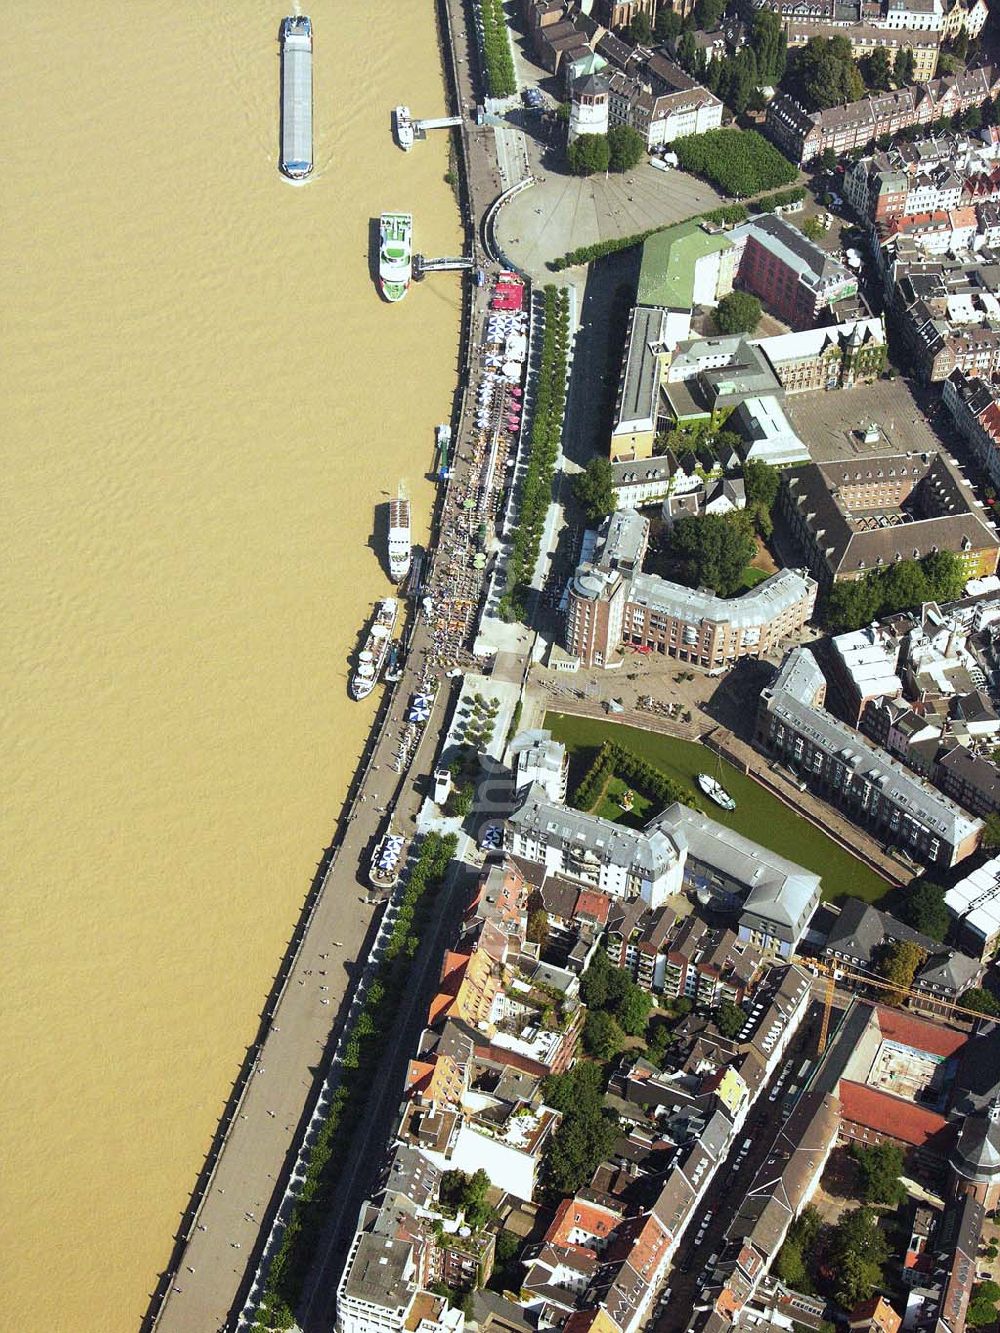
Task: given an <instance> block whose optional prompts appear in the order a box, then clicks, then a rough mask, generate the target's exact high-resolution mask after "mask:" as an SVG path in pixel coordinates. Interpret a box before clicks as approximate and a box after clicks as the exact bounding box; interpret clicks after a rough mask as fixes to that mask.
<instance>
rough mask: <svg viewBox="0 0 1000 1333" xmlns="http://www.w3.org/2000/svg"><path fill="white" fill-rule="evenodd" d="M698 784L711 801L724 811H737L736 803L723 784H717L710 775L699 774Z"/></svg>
mask: <svg viewBox="0 0 1000 1333" xmlns="http://www.w3.org/2000/svg"><path fill="white" fill-rule="evenodd" d="M697 782H698V786H699V787H700V788H701V790H702V791H703V792H704V793H705V795H706V796H707V797H708V799H709V800H710V801H714V802H715V804H716V805H719V806H721V807H722V809H723V810H735V809H736V802H735V801H734V800H733V798H732V797H731V796H730V795H729V792H727V791H726V789H725V787H723V785H722V783H721V782H716V780H715V778H713V777H712V775H711V774H710V773H699V774H698V775H697Z"/></svg>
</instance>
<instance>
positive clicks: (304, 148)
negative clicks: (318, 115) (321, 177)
mask: <svg viewBox="0 0 1000 1333" xmlns="http://www.w3.org/2000/svg"><path fill="white" fill-rule="evenodd" d="M312 49H313V37H312V22H311V21H310V20H309V19H308V18H306V16H305V15H304V14H299V15H292V16H291V17H290V18H286V19H283V20H282V24H281V170H282V171H283V172H284V173H285V175H286V176H288V177H289V178H290V179H291V180H303V179H304V178H305V177H306V176H308V175H309V173H310V172H311V171H312V169H313V125H312V111H313V108H312V102H313V83H312Z"/></svg>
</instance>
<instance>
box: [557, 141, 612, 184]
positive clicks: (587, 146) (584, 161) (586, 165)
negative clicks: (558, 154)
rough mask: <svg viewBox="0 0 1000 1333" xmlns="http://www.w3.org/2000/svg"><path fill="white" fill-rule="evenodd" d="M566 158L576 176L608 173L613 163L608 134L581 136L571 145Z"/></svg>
mask: <svg viewBox="0 0 1000 1333" xmlns="http://www.w3.org/2000/svg"><path fill="white" fill-rule="evenodd" d="M566 156H567V158H568V160H569V169H570V171H572V173H573V175H574V176H593V175H594V174H595V173H597V172H599V171H607V170H608V167H609V165H610V163H611V153H610V150H609V148H608V136H607V135H606V134H581V135H580V136H579V138H577V139H574V140H573V142H572V143H571V144H570V146H569V148H568V150H567V153H566Z"/></svg>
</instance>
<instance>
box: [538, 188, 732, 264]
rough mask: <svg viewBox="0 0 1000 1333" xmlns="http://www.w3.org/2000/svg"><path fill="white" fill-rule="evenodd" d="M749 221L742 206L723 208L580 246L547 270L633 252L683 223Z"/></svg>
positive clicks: (551, 261)
mask: <svg viewBox="0 0 1000 1333" xmlns="http://www.w3.org/2000/svg"><path fill="white" fill-rule="evenodd" d="M746 217H747V211H746V209H745V208H744V207H743V205H742V204H724V205H723V206H722V207H721V208H714V209H712V211H711V212H710V213H695V214H694V215H693V216H692V217H689V218H684V219H683V221H682V222H671V223H670V224H669V225H667V226H665V227H650V228H648V230H646V231H637V232H635V233H634V234H633V235H632V236H619V237H618V238H617V239H616V240H610V241H596V242H595V243H594V244H593V245H580V246H577V248H576V249H575V250H568V251H567V252H566V254H564V255H561V256H560V257H559V258H558V259H550V260H549V262H548V267H549V268H550V269H551V270H552V271H553V273H559V272H561V271H562V269H564V268H575V267H576V265H577V264H589V263H591V262H592V261H593V260H595V259H603V258H604V256H605V255H615V254H618V252H619V251H620V250H631V249H632V247H633V246H634V245H643V244H644V243H645V242H646V241H648V240H649V238H650V236H655V235H656V234H657V232H660V231H669V230H670V228H671V227H680V226H683V225H684V222H714V223H715V224H716V225H717V226H720V227H721V226H723V225H725V224H726V223H731V224H732V223H737V222H745V221H746Z"/></svg>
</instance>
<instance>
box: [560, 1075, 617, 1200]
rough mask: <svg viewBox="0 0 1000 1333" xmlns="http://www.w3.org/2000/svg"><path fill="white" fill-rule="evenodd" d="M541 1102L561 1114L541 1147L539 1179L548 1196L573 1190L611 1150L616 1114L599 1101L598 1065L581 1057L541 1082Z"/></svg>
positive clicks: (600, 1080)
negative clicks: (540, 1175) (561, 1072)
mask: <svg viewBox="0 0 1000 1333" xmlns="http://www.w3.org/2000/svg"><path fill="white" fill-rule="evenodd" d="M542 1095H543V1096H544V1098H545V1102H546V1105H548V1106H551V1107H552V1108H553V1109H554V1110H556V1111H561V1112H562V1115H563V1121H562V1124H561V1125H560V1126H559V1128H558V1129H557V1130H556V1132H555V1134H554V1135H553V1136H552V1138H551V1139H550V1140H549V1143H548V1146H547V1148H546V1152H545V1162H544V1181H545V1187H546V1189H547V1191H548V1192H549V1194H550V1196H552V1197H554V1198H565V1196H566V1195H568V1194H575V1193H576V1191H577V1190H578V1189H580V1188H581V1186H583V1185H585V1184H586V1183H587V1182H588V1181H589V1180H590V1178H591V1176H592V1175H593V1174H594V1171H595V1169H596V1168H597V1167H598V1166H599V1165H600V1163H601V1162H602V1161H603V1160H604V1158H605V1157H606V1156H607V1155H608V1153H609V1152H610V1151H611V1148H612V1146H613V1144H614V1141H615V1138H616V1136H617V1133H618V1117H617V1116H616V1115H615V1114H614V1112H613V1111H610V1110H609V1109H607V1108H606V1107H605V1106H604V1105H603V1102H604V1076H603V1072H602V1070H601V1066H600V1065H595V1064H590V1063H589V1062H584V1063H580V1064H577V1065H575V1066H574V1067H573V1068H572V1069H570V1070H568V1071H567V1072H566V1073H565V1074H550V1075H549V1076H548V1077H547V1078H546V1079H545V1080H544V1081H543V1083H542Z"/></svg>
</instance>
